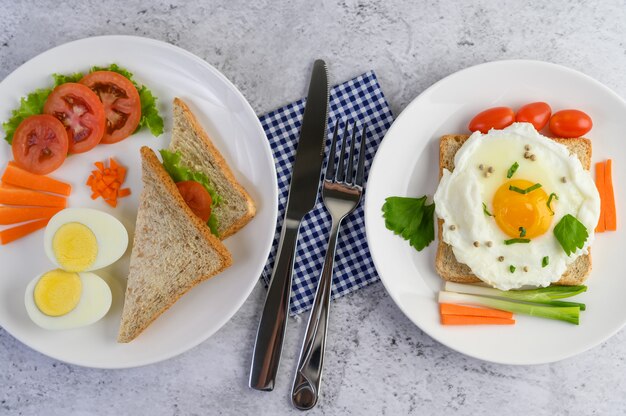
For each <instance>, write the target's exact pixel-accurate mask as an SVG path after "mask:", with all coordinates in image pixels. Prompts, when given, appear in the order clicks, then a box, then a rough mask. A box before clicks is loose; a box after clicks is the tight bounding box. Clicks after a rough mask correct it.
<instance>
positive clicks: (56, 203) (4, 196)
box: [0, 184, 67, 208]
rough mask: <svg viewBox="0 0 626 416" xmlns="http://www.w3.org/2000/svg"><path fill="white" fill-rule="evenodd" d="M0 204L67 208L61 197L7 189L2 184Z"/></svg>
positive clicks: (0, 186) (28, 190)
mask: <svg viewBox="0 0 626 416" xmlns="http://www.w3.org/2000/svg"><path fill="white" fill-rule="evenodd" d="M0 203H1V204H7V205H26V206H37V207H57V208H65V207H66V206H67V201H66V199H65V198H63V197H62V196H57V195H50V194H46V193H43V192H37V191H31V190H30V189H18V188H13V187H7V186H5V185H4V184H3V185H0Z"/></svg>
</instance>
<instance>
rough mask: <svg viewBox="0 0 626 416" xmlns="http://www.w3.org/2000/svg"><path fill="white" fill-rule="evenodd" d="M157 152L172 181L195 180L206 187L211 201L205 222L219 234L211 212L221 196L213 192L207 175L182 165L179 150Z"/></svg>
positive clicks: (216, 222)
mask: <svg viewBox="0 0 626 416" xmlns="http://www.w3.org/2000/svg"><path fill="white" fill-rule="evenodd" d="M159 152H160V153H161V158H162V159H163V167H164V168H165V170H166V171H167V173H168V174H169V175H170V177H171V178H172V180H173V181H174V182H181V181H196V182H198V183H200V184H201V185H202V186H204V189H206V190H207V191H208V192H209V195H211V200H212V202H211V211H212V212H211V216H210V217H209V221H208V222H207V225H208V226H209V228H210V229H211V232H212V233H213V234H214V235H216V236H219V234H218V232H217V228H218V219H217V217H216V216H215V214H214V213H213V210H214V209H215V207H216V206H218V205H219V204H220V203H221V198H220V196H219V195H218V194H217V192H215V189H214V188H213V185H212V184H211V180H210V179H209V177H208V176H207V175H205V174H204V173H202V172H198V171H193V170H191V169H189V168H188V167H186V166H184V165H183V164H181V158H182V155H181V153H180V151H176V152H172V151H169V150H167V149H161V150H159Z"/></svg>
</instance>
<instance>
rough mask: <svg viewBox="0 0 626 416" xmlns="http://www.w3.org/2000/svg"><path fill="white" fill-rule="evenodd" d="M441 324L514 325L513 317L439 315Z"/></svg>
mask: <svg viewBox="0 0 626 416" xmlns="http://www.w3.org/2000/svg"><path fill="white" fill-rule="evenodd" d="M441 324H442V325H514V324H515V320H514V319H507V318H496V317H493V316H467V315H441Z"/></svg>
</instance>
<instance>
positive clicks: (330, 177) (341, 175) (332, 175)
mask: <svg viewBox="0 0 626 416" xmlns="http://www.w3.org/2000/svg"><path fill="white" fill-rule="evenodd" d="M339 125H340V121H337V122H336V123H335V130H334V132H333V140H332V142H331V145H330V152H329V153H328V162H327V165H326V173H325V175H324V180H326V181H330V182H339V183H345V184H348V185H355V186H363V171H364V166H365V144H366V143H365V141H366V137H367V125H366V124H365V123H363V126H362V131H361V139H360V140H359V157H358V162H357V168H356V172H355V169H354V163H355V160H354V148H355V146H356V133H357V125H356V121H355V122H353V123H352V129H351V130H352V137H351V138H350V150H349V152H348V154H347V155H346V148H347V146H348V136H349V133H350V129H349V128H348V125H347V123H346V124H345V129H344V131H343V135H342V140H341V150H340V151H339V162H338V166H337V169H336V170H335V157H336V153H337V137H338V136H339ZM346 156H347V157H348V167H347V169H346V168H345V159H346ZM355 174H356V176H355Z"/></svg>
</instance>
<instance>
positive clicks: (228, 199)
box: [169, 98, 256, 239]
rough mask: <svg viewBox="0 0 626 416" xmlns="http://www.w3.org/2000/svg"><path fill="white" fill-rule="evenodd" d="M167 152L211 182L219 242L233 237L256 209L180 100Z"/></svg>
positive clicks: (177, 101) (177, 103)
mask: <svg viewBox="0 0 626 416" xmlns="http://www.w3.org/2000/svg"><path fill="white" fill-rule="evenodd" d="M169 150H171V151H177V150H179V151H180V152H181V155H182V159H181V161H182V163H183V164H184V165H185V166H187V167H189V168H190V169H192V170H194V171H199V172H202V173H204V174H206V175H207V176H208V177H209V178H210V179H211V182H212V184H213V186H214V187H215V190H216V191H217V194H218V195H219V196H220V198H221V203H220V204H219V205H218V206H217V207H215V210H214V214H215V215H216V216H217V220H218V227H217V229H218V233H219V237H220V238H221V239H224V238H226V237H228V236H230V235H232V234H234V233H236V232H237V231H239V229H241V227H243V226H244V225H246V224H247V223H248V222H249V221H250V220H251V219H252V217H254V215H255V214H256V208H255V206H254V202H253V201H252V198H250V195H248V192H246V190H245V189H244V188H243V186H241V184H240V183H239V182H238V181H237V179H235V176H234V175H233V173H232V171H231V170H230V167H229V166H228V164H227V163H226V161H225V160H224V157H223V156H222V154H221V153H220V152H219V150H217V148H216V147H215V146H214V145H213V143H212V142H211V139H210V138H209V136H208V134H207V133H206V132H205V131H204V129H203V128H202V126H201V125H200V123H199V122H198V120H197V119H196V117H195V116H194V115H193V113H192V112H191V110H190V109H189V107H188V106H187V105H186V104H185V103H184V102H183V101H182V100H181V99H180V98H175V99H174V122H173V126H172V141H171V142H170V147H169Z"/></svg>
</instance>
